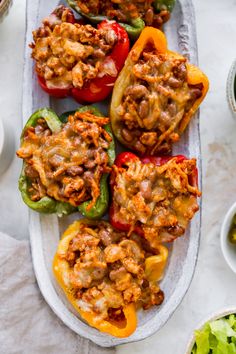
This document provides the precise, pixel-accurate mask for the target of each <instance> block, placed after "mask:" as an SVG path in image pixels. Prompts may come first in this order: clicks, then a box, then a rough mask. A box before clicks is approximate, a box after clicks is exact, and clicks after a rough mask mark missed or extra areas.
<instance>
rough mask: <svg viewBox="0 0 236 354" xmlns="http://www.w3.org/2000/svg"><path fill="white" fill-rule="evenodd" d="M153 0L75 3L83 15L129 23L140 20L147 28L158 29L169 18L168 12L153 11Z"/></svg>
mask: <svg viewBox="0 0 236 354" xmlns="http://www.w3.org/2000/svg"><path fill="white" fill-rule="evenodd" d="M154 3H155V1H154V0H139V1H130V0H119V1H117V0H88V1H77V5H78V6H79V8H80V9H81V11H82V12H83V13H84V14H93V15H105V16H107V17H108V18H110V19H115V20H117V21H121V22H125V23H129V22H130V21H131V20H133V19H136V18H142V19H143V20H144V21H145V23H146V25H147V26H153V27H156V28H160V27H161V26H162V25H163V23H165V22H167V21H168V20H169V18H170V13H169V11H168V10H166V9H165V8H163V10H161V11H156V10H155V5H154Z"/></svg>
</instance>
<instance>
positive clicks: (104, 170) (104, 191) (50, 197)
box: [17, 106, 115, 218]
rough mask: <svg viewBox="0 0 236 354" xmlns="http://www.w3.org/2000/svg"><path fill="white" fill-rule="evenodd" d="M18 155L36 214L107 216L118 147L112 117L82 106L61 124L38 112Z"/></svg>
mask: <svg viewBox="0 0 236 354" xmlns="http://www.w3.org/2000/svg"><path fill="white" fill-rule="evenodd" d="M62 121H63V122H64V123H63V122H62ZM17 156H18V157H20V158H22V159H23V160H24V162H23V169H22V172H21V176H20V179H19V189H20V191H21V195H22V198H23V200H24V202H25V203H26V204H27V205H28V206H29V207H30V208H31V209H33V210H35V211H38V212H41V213H57V214H58V215H59V216H61V215H63V214H64V215H66V214H70V213H72V212H74V211H76V210H79V211H80V212H81V213H82V214H83V215H85V216H86V217H88V218H99V217H101V216H102V215H103V214H104V213H105V211H106V209H107V207H108V199H109V193H108V186H107V177H108V174H109V172H110V170H111V165H112V164H113V162H114V158H115V147H114V141H113V137H112V134H111V130H110V125H109V118H105V117H102V116H101V114H100V112H99V111H98V110H97V109H96V108H94V107H92V106H91V107H90V106H87V107H86V106H85V107H82V108H80V109H78V110H77V111H76V112H74V114H71V115H69V116H68V115H63V116H62V118H61V120H60V118H59V117H58V116H57V115H56V113H54V112H53V111H52V110H50V109H47V108H43V109H40V110H38V111H36V112H35V113H34V114H33V115H32V116H31V117H30V118H29V120H28V122H27V123H26V125H25V127H24V129H23V132H22V135H21V147H20V148H19V150H18V151H17Z"/></svg>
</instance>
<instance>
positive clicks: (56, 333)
mask: <svg viewBox="0 0 236 354" xmlns="http://www.w3.org/2000/svg"><path fill="white" fill-rule="evenodd" d="M0 284H1V286H0V353H1V354H13V353H17V354H18V353H19V354H54V353H55V354H58V353H60V354H75V353H76V354H114V353H115V349H106V348H101V347H99V346H97V345H96V344H94V343H92V342H90V341H89V340H87V339H84V338H81V337H80V336H78V335H76V334H75V333H74V332H72V331H71V330H70V329H69V328H67V327H66V326H64V325H63V323H62V322H61V321H60V319H58V318H57V317H56V315H54V313H53V312H52V311H51V309H50V308H49V306H48V305H47V304H46V302H45V301H44V299H43V297H42V295H41V294H40V292H39V289H38V287H37V283H36V280H35V277H34V272H33V269H32V263H31V255H30V248H29V242H28V241H17V240H15V239H14V238H12V237H10V236H8V235H5V234H3V233H1V232H0Z"/></svg>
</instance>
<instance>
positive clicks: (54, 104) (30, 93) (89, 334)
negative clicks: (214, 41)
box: [22, 0, 201, 347]
mask: <svg viewBox="0 0 236 354" xmlns="http://www.w3.org/2000/svg"><path fill="white" fill-rule="evenodd" d="M57 5H58V0H50V1H48V0H34V1H32V0H28V1H27V29H26V37H25V43H26V44H25V64H24V78H23V107H22V116H23V124H25V122H26V121H27V119H28V117H29V116H30V115H31V114H32V113H33V112H34V111H35V110H36V109H38V108H41V107H51V108H53V109H55V111H56V112H57V113H58V114H60V113H62V112H64V111H67V110H72V109H73V108H76V107H78V105H77V104H76V102H74V101H73V100H72V99H65V100H56V99H52V98H49V97H48V95H47V94H45V93H44V92H43V91H42V90H41V89H40V87H39V86H38V83H37V79H36V75H35V73H34V70H33V61H32V59H31V58H30V55H31V50H30V48H29V47H28V44H29V43H30V42H31V41H32V30H33V29H35V28H37V27H38V26H39V25H40V22H41V19H42V18H43V17H45V16H47V15H48V14H49V13H50V12H51V11H52V10H53V9H54V8H55V7H56V6H57ZM165 33H166V35H167V39H168V43H169V48H170V49H172V50H176V51H179V52H181V53H182V54H184V55H185V56H186V57H187V58H188V59H189V60H190V61H191V62H192V63H194V64H197V40H196V28H195V17H194V8H193V5H192V2H191V0H177V3H176V6H175V9H174V12H173V14H172V18H171V20H170V21H169V22H168V24H167V25H166V26H165ZM98 106H99V108H101V110H102V111H103V112H104V113H107V105H98ZM173 154H184V155H186V156H190V157H196V158H197V159H198V168H199V180H200V181H199V184H200V188H201V157H200V137H199V113H197V114H196V116H195V118H194V119H193V120H192V121H191V123H190V126H189V128H188V129H187V131H186V132H185V134H184V136H183V137H182V138H181V141H180V143H178V144H177V145H176V146H175V148H174V151H173ZM79 217H80V216H79V214H77V213H76V214H74V215H72V216H70V217H64V218H62V219H58V218H57V217H56V216H54V215H50V216H46V215H40V214H38V213H36V212H33V211H31V210H30V211H29V231H30V241H31V251H32V258H33V265H34V270H35V274H36V278H37V281H38V285H39V288H40V290H41V292H42V294H43V296H44V298H45V300H46V301H47V303H48V304H49V306H50V307H51V308H52V310H53V311H54V312H55V313H56V314H57V316H58V317H59V318H60V319H61V320H62V321H63V322H64V323H65V324H66V325H67V326H68V327H70V328H71V329H72V330H73V331H74V332H76V333H77V334H79V335H81V336H83V337H85V338H88V339H90V340H92V341H93V342H95V343H97V344H98V345H100V346H103V347H112V346H115V345H118V344H123V343H129V342H134V341H139V340H142V339H144V338H147V337H148V336H150V335H152V334H154V333H155V332H156V331H158V330H159V329H160V328H161V327H162V326H163V325H164V324H165V323H166V322H167V320H168V319H169V318H170V316H171V315H172V314H173V312H174V311H175V310H176V308H177V306H178V305H179V304H180V302H181V301H182V299H183V297H184V295H185V293H186V292H187V290H188V287H189V285H190V283H191V279H192V277H193V273H194V269H195V265H196V260H197V255H198V247H199V239H200V224H201V213H200V212H199V213H198V214H197V215H196V216H195V218H194V219H193V220H192V222H191V225H190V227H189V229H188V230H187V232H186V234H185V236H183V237H182V238H180V239H178V240H177V241H176V242H175V243H174V244H173V245H172V246H171V250H170V258H169V263H168V267H167V270H166V274H165V277H164V279H163V281H162V282H161V288H162V289H163V290H164V293H165V300H164V302H163V304H162V305H161V306H159V307H154V308H152V309H151V310H148V311H145V312H143V311H140V312H139V321H138V327H137V330H136V331H135V333H133V335H131V336H130V337H128V338H124V339H118V338H113V337H111V336H109V335H106V334H104V333H100V332H99V331H97V330H96V329H94V328H92V327H90V326H88V325H87V324H86V323H84V322H83V321H82V320H81V319H80V318H79V316H78V315H77V314H76V312H75V311H74V309H73V308H72V306H70V304H69V302H68V301H67V299H66V298H65V296H64V294H63V292H62V291H61V289H60V287H59V286H58V285H57V283H56V282H55V279H54V277H53V273H52V260H53V256H54V254H55V251H56V249H57V244H58V241H59V239H60V235H61V234H62V232H63V231H64V230H65V229H66V227H67V225H69V224H70V223H71V222H72V221H73V220H75V219H76V218H77V219H78V218H79Z"/></svg>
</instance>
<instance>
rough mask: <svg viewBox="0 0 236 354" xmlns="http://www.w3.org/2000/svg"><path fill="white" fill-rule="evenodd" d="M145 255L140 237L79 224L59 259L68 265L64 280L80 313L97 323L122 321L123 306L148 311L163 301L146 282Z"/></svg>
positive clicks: (161, 295)
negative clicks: (92, 316) (91, 315)
mask: <svg viewBox="0 0 236 354" xmlns="http://www.w3.org/2000/svg"><path fill="white" fill-rule="evenodd" d="M137 238H138V240H137ZM151 254H152V255H155V254H158V251H155V250H152V253H151ZM147 255H150V250H149V253H147V251H146V250H145V247H144V248H143V247H142V240H141V238H140V237H138V236H137V235H135V239H134V240H133V239H132V238H131V239H127V238H126V234H125V233H122V232H118V231H115V230H114V229H113V228H112V227H111V226H110V225H108V224H107V223H103V222H101V223H99V224H98V225H96V226H91V225H89V226H88V225H86V224H82V225H81V228H80V231H79V233H78V234H77V235H76V236H75V237H74V238H73V239H72V240H71V242H70V244H69V247H68V250H67V252H66V254H64V255H61V256H60V257H62V258H63V259H65V260H66V261H67V262H68V263H69V265H70V267H69V273H67V274H65V279H64V280H65V283H66V284H68V286H69V288H70V291H71V292H72V293H73V294H74V296H75V297H76V298H77V299H78V305H79V306H80V307H81V309H83V310H86V311H89V310H90V311H93V312H95V313H96V314H97V315H98V318H99V319H100V320H104V319H105V320H112V321H122V320H123V319H124V314H123V311H122V308H123V307H124V306H125V305H128V304H130V303H135V304H137V305H138V306H140V307H142V308H144V309H148V308H149V307H151V306H153V305H159V304H161V303H162V301H163V299H164V295H163V292H162V291H161V290H160V288H159V286H158V285H157V284H156V283H155V284H154V283H151V282H149V281H148V280H147V279H146V276H145V271H144V270H145V257H146V256H147Z"/></svg>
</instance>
